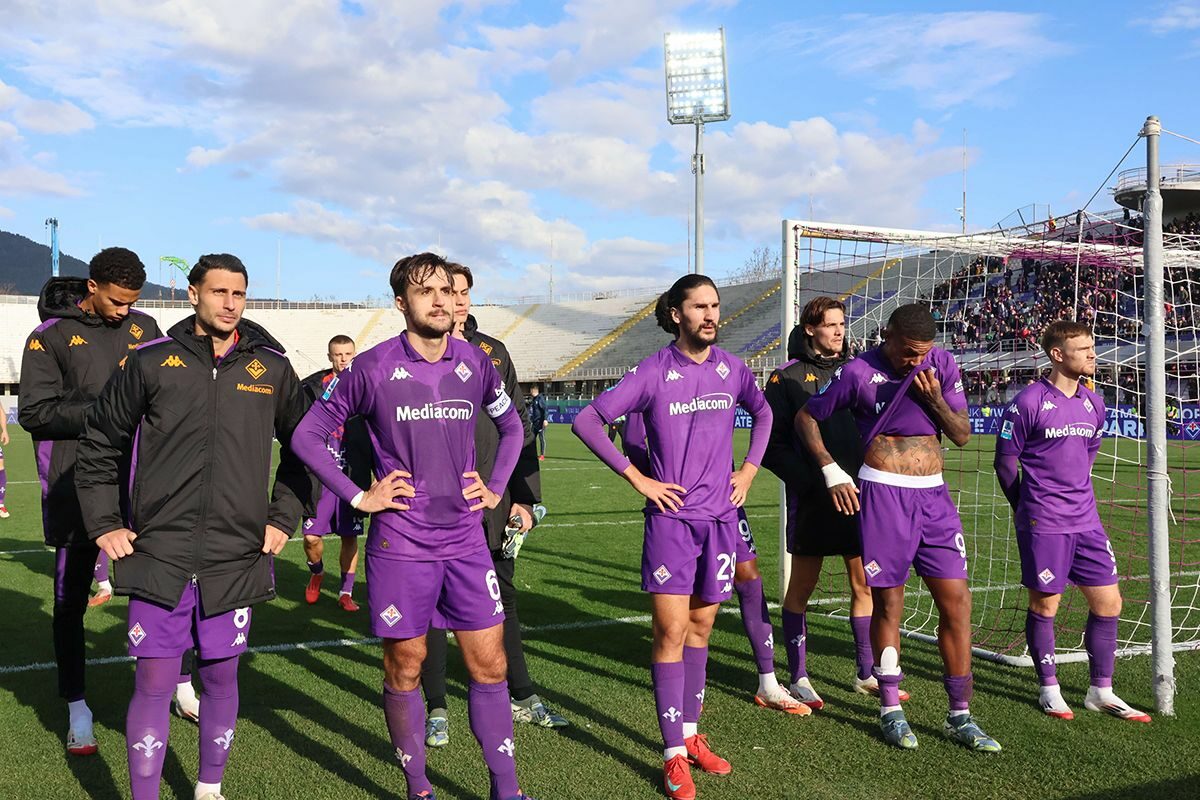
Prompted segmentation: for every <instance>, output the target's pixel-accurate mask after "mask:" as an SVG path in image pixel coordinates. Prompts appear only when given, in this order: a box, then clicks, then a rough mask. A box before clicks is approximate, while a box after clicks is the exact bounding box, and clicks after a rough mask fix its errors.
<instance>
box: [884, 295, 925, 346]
mask: <svg viewBox="0 0 1200 800" xmlns="http://www.w3.org/2000/svg"><path fill="white" fill-rule="evenodd" d="M887 332H888V336H889V337H891V336H902V337H904V338H905V339H908V340H910V341H914V342H932V341H933V340H934V339H935V338H937V323H936V322H934V320H933V314H931V313H929V307H928V306H926V305H925V304H924V303H909V304H908V305H904V306H900V307H899V308H897V309H896V310H895V311H893V312H892V315H891V316H890V317H888V321H887Z"/></svg>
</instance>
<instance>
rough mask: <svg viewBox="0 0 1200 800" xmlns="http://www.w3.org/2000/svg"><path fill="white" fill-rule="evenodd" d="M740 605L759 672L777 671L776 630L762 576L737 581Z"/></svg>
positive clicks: (734, 586) (744, 625) (763, 673)
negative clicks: (772, 625) (768, 607)
mask: <svg viewBox="0 0 1200 800" xmlns="http://www.w3.org/2000/svg"><path fill="white" fill-rule="evenodd" d="M733 588H734V589H736V590H737V594H738V606H739V607H740V608H741V610H742V627H744V628H745V629H746V638H748V639H749V640H750V649H751V650H752V651H753V652H754V660H755V662H756V663H757V664H758V674H760V675H765V674H766V673H768V672H774V671H775V631H774V630H773V629H772V628H771V612H769V611H768V610H767V598H766V597H765V596H764V595H763V582H762V578H755V579H754V580H752V581H743V582H742V583H735V584H734V585H733Z"/></svg>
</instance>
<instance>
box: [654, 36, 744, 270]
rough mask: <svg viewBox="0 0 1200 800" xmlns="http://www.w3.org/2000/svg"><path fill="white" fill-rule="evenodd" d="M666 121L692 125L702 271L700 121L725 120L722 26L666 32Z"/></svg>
mask: <svg viewBox="0 0 1200 800" xmlns="http://www.w3.org/2000/svg"><path fill="white" fill-rule="evenodd" d="M664 56H665V61H666V73H667V121H668V122H670V123H671V124H672V125H695V126H696V150H695V152H694V153H693V154H692V174H693V175H695V176H696V225H695V230H696V273H697V274H698V275H702V274H704V124H705V123H706V122H724V121H725V120H727V119H729V72H728V70H727V68H726V65H725V29H724V28H718V29H717V30H716V31H715V32H713V33H668V34H666V36H665V45H664Z"/></svg>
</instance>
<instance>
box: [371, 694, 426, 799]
mask: <svg viewBox="0 0 1200 800" xmlns="http://www.w3.org/2000/svg"><path fill="white" fill-rule="evenodd" d="M383 716H384V718H385V719H386V720H387V727H388V733H389V734H390V735H391V738H392V747H394V748H396V758H397V759H398V760H399V761H400V768H401V769H402V770H404V780H405V781H406V782H407V784H408V795H409V796H412V795H414V794H420V793H421V792H432V791H433V784H431V783H430V782H429V778H428V776H426V775H425V703H424V701H422V699H421V690H420V689H413V690H412V691H410V692H397V691H396V690H395V689H393V688H392V687H390V686H388V685H387V684H386V683H385V684H384V685H383Z"/></svg>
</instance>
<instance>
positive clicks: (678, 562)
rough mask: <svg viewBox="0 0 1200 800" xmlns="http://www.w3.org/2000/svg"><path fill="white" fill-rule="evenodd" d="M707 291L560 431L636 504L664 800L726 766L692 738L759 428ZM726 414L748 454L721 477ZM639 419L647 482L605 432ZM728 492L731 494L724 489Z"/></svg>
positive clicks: (666, 321)
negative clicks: (642, 518)
mask: <svg viewBox="0 0 1200 800" xmlns="http://www.w3.org/2000/svg"><path fill="white" fill-rule="evenodd" d="M720 304H721V300H720V295H719V294H718V293H717V288H716V286H715V285H714V284H713V282H712V280H711V279H709V278H707V277H705V276H703V275H685V276H684V277H682V278H680V279H679V280H677V281H675V283H674V285H672V286H671V288H670V289H669V290H667V292H665V293H664V294H663V296H662V297H660V298H659V300H658V306H657V308H656V309H655V315H656V317H657V319H658V324H659V326H660V327H661V328H663V330H665V331H667V332H668V333H671V334H673V335H674V336H675V337H676V338H675V341H674V342H672V343H671V344H669V345H667V346H666V347H664V348H663V349H662V350H660V351H658V352H657V353H655V354H654V355H652V356H650V357H649V358H647V359H645V360H643V361H642V362H641V363H640V364H638V365H637V367H635V368H634V369H633V370H631V371H630V372H629V373H628V374H626V375H625V377H624V378H622V379H621V381H620V382H619V383H618V384H617V385H616V386H614V387H612V388H611V389H609V390H608V391H607V392H605V393H604V394H602V395H601V396H600V397H598V398H596V400H595V401H594V402H592V404H591V405H589V406H588V407H587V408H585V409H584V410H583V411H582V412H581V413H580V415H579V416H578V417H577V418H576V420H575V424H574V426H573V427H572V431H573V432H574V433H575V435H576V436H578V437H579V438H580V439H581V440H582V441H583V442H584V444H586V445H587V446H588V448H590V449H591V451H592V452H593V453H595V454H596V455H597V456H598V457H599V458H600V460H601V461H603V462H604V463H605V464H607V465H608V466H609V467H610V468H611V469H612V470H613V471H614V472H616V473H617V474H619V475H621V476H622V477H624V478H625V479H626V480H627V481H629V483H630V485H632V486H633V488H634V489H636V490H637V492H638V493H639V494H641V495H643V496H644V497H646V499H647V503H646V508H645V514H646V535H645V543H644V546H643V549H642V589H643V590H644V591H647V592H650V593H651V595H650V596H651V603H652V613H653V631H654V633H653V635H654V644H653V648H652V651H651V662H652V663H651V666H650V674H651V676H652V678H653V682H654V699H655V706H656V710H657V712H658V725H659V729H660V731H661V733H662V737H663V747H664V749H663V761H664V764H663V782H664V785H665V787H666V790H667V796H668V797H671V798H676V799H677V800H690V799H691V798H693V797H695V795H696V787H695V784H694V783H693V782H692V778H691V774H690V769H689V764H694V765H695V766H697V767H699V768H700V769H701V770H703V771H705V772H710V773H714V774H718V775H725V774H728V773H729V772H730V771H731V767H730V766H729V762H728V761H726V760H725V759H723V758H721V757H720V756H718V755H717V754H715V753H714V752H712V750H710V749H709V746H708V740H707V738H706V737H705V736H704V735H703V734H699V733H698V732H697V725H698V722H699V719H700V709H701V706H702V704H703V702H704V685H705V675H706V672H707V665H708V638H709V634H710V633H711V631H712V625H713V621H714V619H715V618H716V615H717V609H718V608H719V606H720V603H721V602H722V601H723V600H727V599H729V597H730V595H732V593H733V580H734V565H735V563H736V551H737V544H736V540H737V538H738V529H737V509H738V507H739V506H741V505H742V504H743V503H745V501H746V495H747V493H748V492H749V491H750V485H751V483H752V482H753V480H754V475H755V474H756V473H757V472H758V464H759V462H760V461H761V460H762V452H763V449H764V448H765V447H766V445H767V436H768V434H769V433H770V429H771V409H770V407H769V406H767V403H766V401H765V400H764V399H763V396H762V392H761V391H760V390H759V388H758V385H757V384H756V383H755V382H754V376H753V375H752V374H751V372H750V370H749V369H748V368H747V367H746V365H745V364H743V363H742V362H741V361H740V360H739V359H738V358H736V357H734V356H733V355H730V354H729V353H727V352H725V351H724V350H721V349H720V348H717V347H715V346H714V343H715V342H716V339H717V324H718V322H719V321H720V318H721V311H720ZM738 405H741V406H743V407H745V408H746V409H747V410H748V411H749V412H750V414H751V415H752V416H753V417H754V428H753V430H752V431H751V434H750V448H749V453H748V454H747V455H746V459H745V461H744V462H743V464H742V467H741V469H739V470H737V471H736V472H733V473H732V475H731V470H730V465H731V464H732V463H733V420H734V415H735V413H736V410H737V407H738ZM634 412H637V413H641V414H643V415H644V416H645V423H646V441H647V445H648V449H649V460H650V464H651V467H652V475H653V477H651V476H649V475H646V474H644V473H643V472H642V471H641V470H639V469H638V468H637V467H636V466H634V465H633V464H632V463H631V462H630V460H629V459H628V458H626V457H625V456H622V455H621V453H620V452H619V451H618V450H617V448H616V446H615V445H613V443H612V442H611V441H610V440H609V438H608V435H607V434H606V432H605V426H606V425H611V424H612V423H614V422H615V421H616V420H617V419H619V418H620V417H622V416H624V415H626V414H630V413H634ZM731 487H732V488H731Z"/></svg>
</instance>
